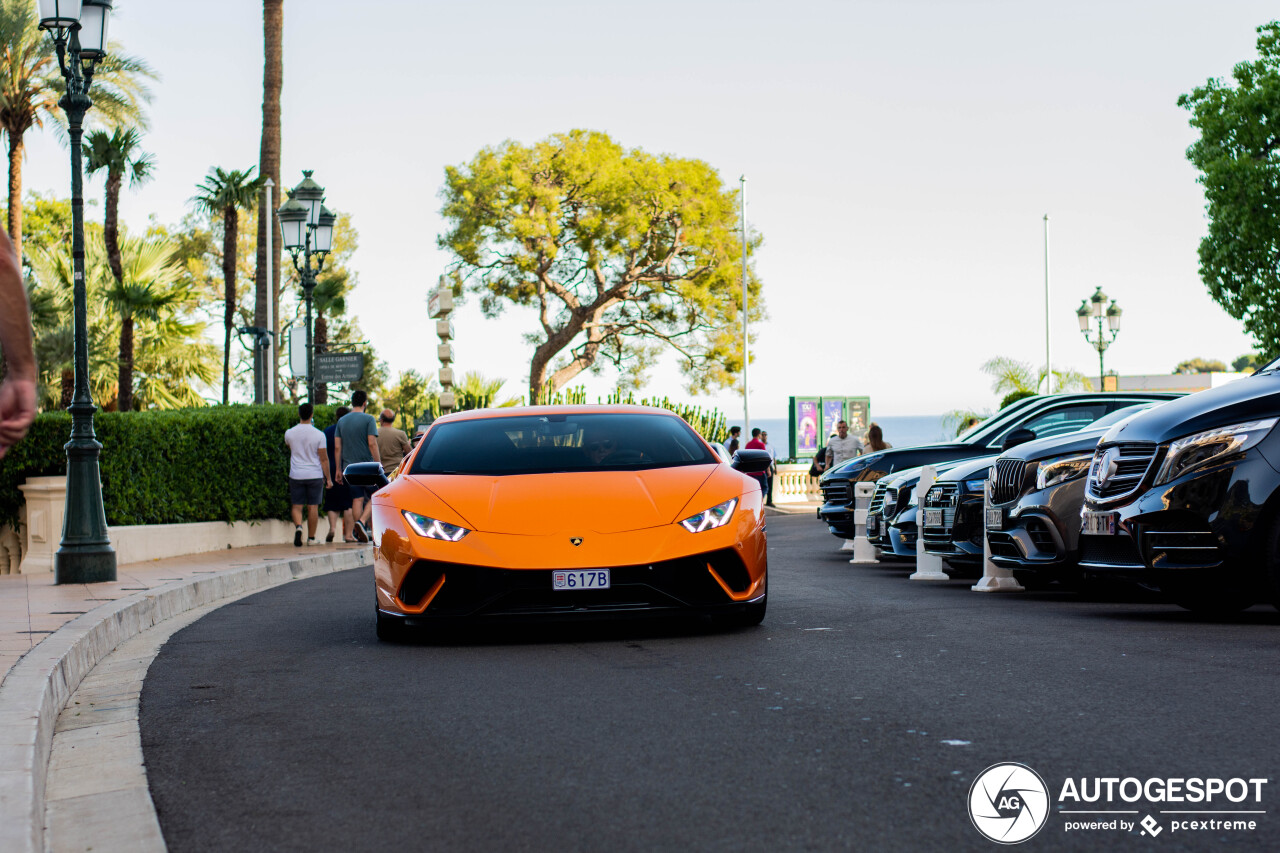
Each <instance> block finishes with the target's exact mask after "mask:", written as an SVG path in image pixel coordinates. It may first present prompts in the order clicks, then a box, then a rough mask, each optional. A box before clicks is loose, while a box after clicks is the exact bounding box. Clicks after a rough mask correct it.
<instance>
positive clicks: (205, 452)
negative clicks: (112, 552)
mask: <svg viewBox="0 0 1280 853" xmlns="http://www.w3.org/2000/svg"><path fill="white" fill-rule="evenodd" d="M333 409H334V407H332V406H317V407H316V415H315V424H316V426H317V427H319V428H320V429H324V428H325V427H326V426H328V425H330V424H332V423H333ZM297 422H298V410H297V408H296V407H294V406H252V407H250V406H227V407H222V406H214V407H208V408H200V409H177V410H171V411H147V412H128V413H120V412H100V413H98V414H97V415H96V416H95V417H94V430H95V432H96V433H97V435H98V441H99V442H101V443H102V458H101V461H100V469H101V475H102V498H103V503H104V505H105V507H106V511H107V523H108V524H110V525H113V526H114V525H124V524H178V523H182V522H195V521H226V522H232V521H247V520H254V519H261V518H280V519H285V518H288V515H289V500H288V477H289V451H288V448H286V447H285V443H284V433H285V430H287V429H288V428H289V427H291V426H293V425H294V424H296V423H297ZM70 435H71V416H70V415H69V414H67V413H66V412H50V413H47V414H42V415H40V416H38V417H37V418H36V421H35V423H34V424H32V427H31V431H30V433H28V435H27V437H26V438H25V439H23V440H22V441H21V442H19V443H18V445H17V446H16V447H14V448H13V449H12V450H11V451H10V452H9V454H8V455H7V456H5V458H4V459H3V460H0V524H10V525H12V524H14V523H15V522H16V521H17V519H18V510H19V508H20V507H21V505H22V493H21V491H19V489H18V486H19V485H21V484H22V483H23V482H24V481H25V480H26V479H27V478H28V477H40V476H57V475H61V474H66V471H67V457H66V451H65V450H64V449H63V445H65V444H66V443H67V440H68V438H69V436H70Z"/></svg>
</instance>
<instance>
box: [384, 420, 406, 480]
mask: <svg viewBox="0 0 1280 853" xmlns="http://www.w3.org/2000/svg"><path fill="white" fill-rule="evenodd" d="M395 422H396V413H395V412H393V411H391V410H390V409H383V410H382V414H380V415H378V457H379V459H380V460H381V461H382V471H383V473H385V474H386V475H387V476H390V475H391V472H392V471H394V470H396V469H397V468H399V467H400V463H401V462H403V461H404V457H405V454H406V453H408V452H409V451H410V450H411V449H412V448H413V445H412V444H410V443H409V436H407V435H405V434H404V430H401V429H396V428H395V427H394V426H392V424H394V423H395Z"/></svg>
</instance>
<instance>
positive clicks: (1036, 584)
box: [1013, 569, 1053, 591]
mask: <svg viewBox="0 0 1280 853" xmlns="http://www.w3.org/2000/svg"><path fill="white" fill-rule="evenodd" d="M1013 579H1014V580H1016V581H1017V582H1018V584H1019V585H1020V586H1022V587H1023V588H1024V589H1026V590H1028V591H1037V590H1042V589H1048V588H1049V585H1050V584H1052V583H1053V580H1052V579H1051V578H1047V577H1045V576H1044V574H1043V573H1041V572H1020V571H1018V570H1017V569H1014V570H1013Z"/></svg>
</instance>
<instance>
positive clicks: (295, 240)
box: [276, 171, 337, 403]
mask: <svg viewBox="0 0 1280 853" xmlns="http://www.w3.org/2000/svg"><path fill="white" fill-rule="evenodd" d="M276 218H277V219H279V220H280V234H281V236H282V237H283V238H284V247H285V248H286V249H288V250H289V257H290V258H292V259H293V268H294V269H295V270H297V271H298V275H299V276H300V277H301V278H302V294H303V296H304V297H305V298H306V303H307V320H306V323H307V402H308V403H313V402H315V380H314V377H315V347H314V345H313V344H312V342H311V299H312V294H313V293H314V291H315V289H316V276H317V275H319V274H320V272H321V270H323V269H324V260H325V257H326V256H327V255H328V254H329V252H330V250H332V249H333V223H334V222H335V221H336V220H337V217H336V216H334V215H333V214H332V213H330V212H329V210H328V208H326V207H325V206H324V187H322V186H320V185H319V184H317V183H316V182H315V181H313V180H312V179H311V172H309V171H303V173H302V183H300V184H298V185H297V186H296V187H294V188H293V190H292V191H291V192H290V193H289V200H288V201H286V202H285V203H284V204H282V205H280V209H279V210H277V211H276ZM312 257H314V258H315V259H316V260H315V263H314V264H313V263H312V261H311V259H312Z"/></svg>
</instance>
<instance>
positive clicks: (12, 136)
mask: <svg viewBox="0 0 1280 853" xmlns="http://www.w3.org/2000/svg"><path fill="white" fill-rule="evenodd" d="M6 133H7V134H8V136H9V240H10V241H11V242H12V243H13V252H14V254H15V255H17V256H18V267H19V269H21V267H22V152H23V143H22V134H20V133H14V132H13V131H12V130H7V131H6Z"/></svg>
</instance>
